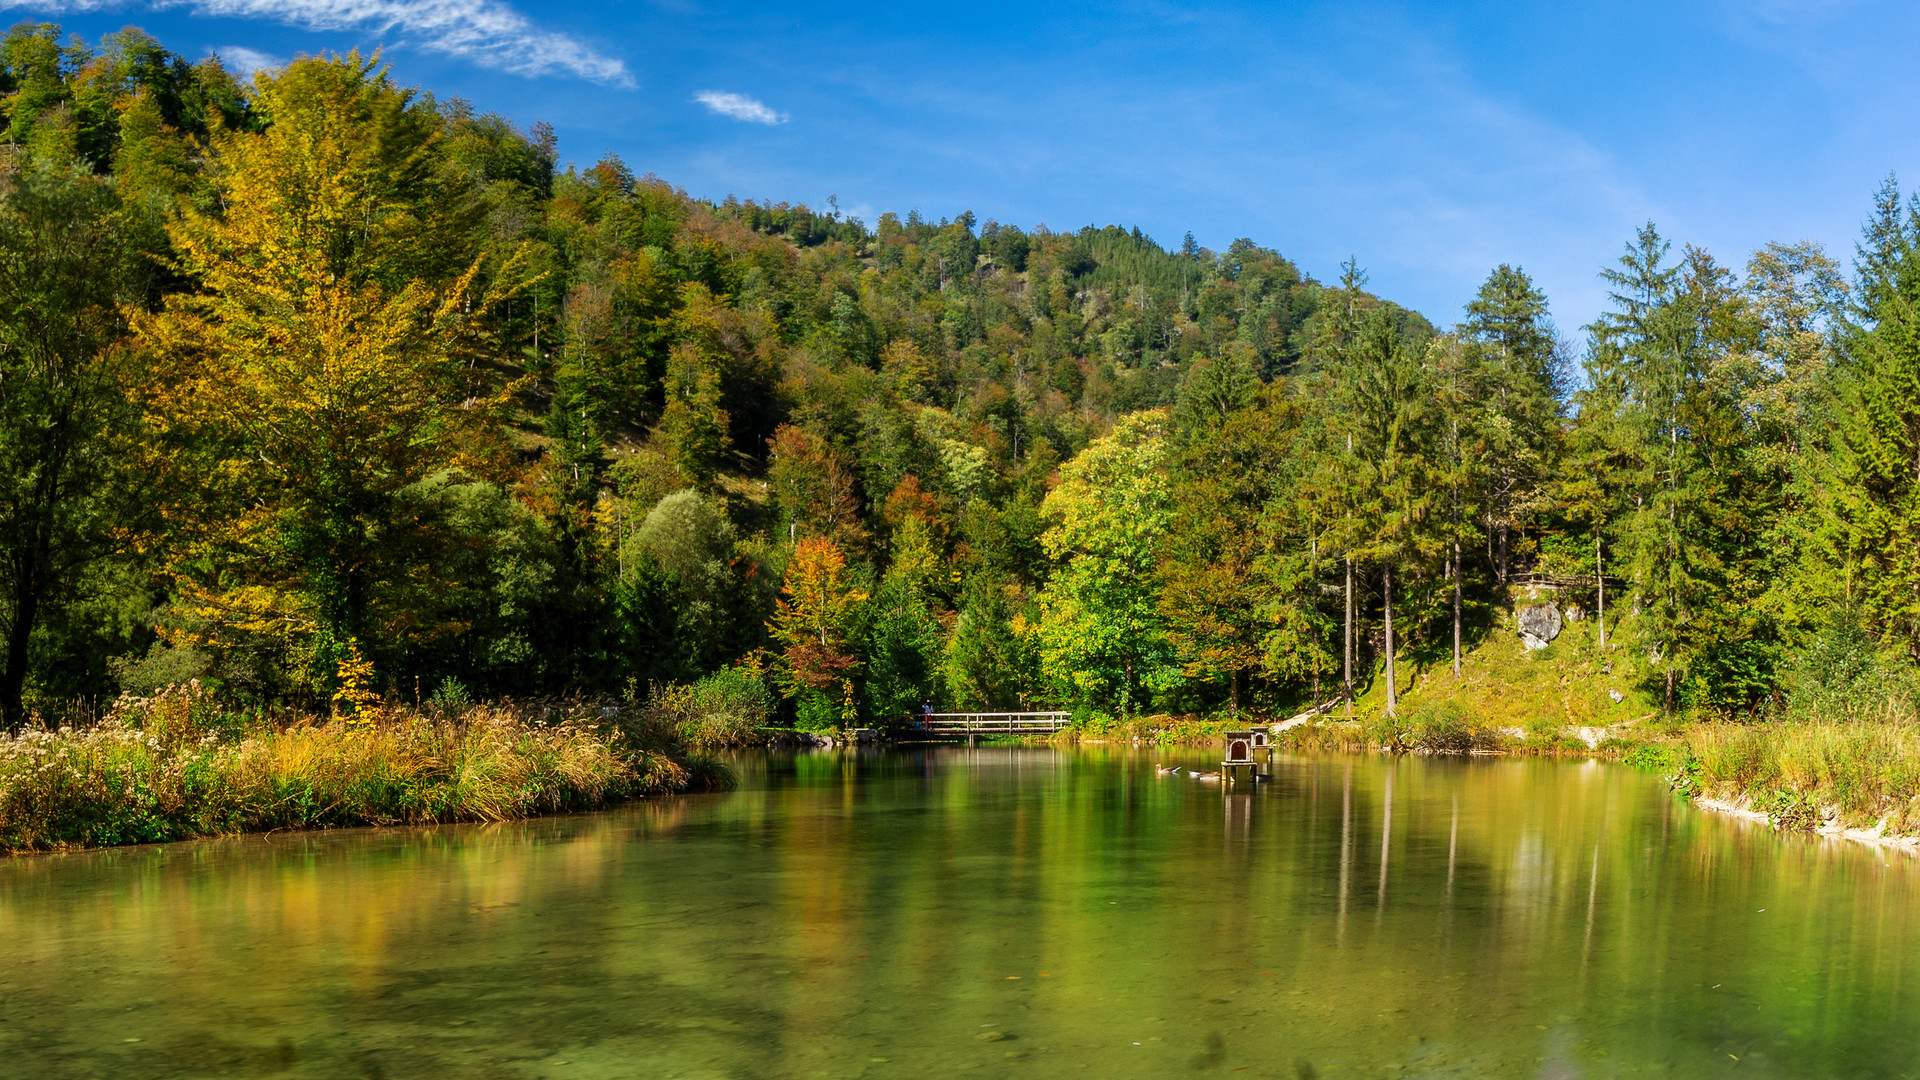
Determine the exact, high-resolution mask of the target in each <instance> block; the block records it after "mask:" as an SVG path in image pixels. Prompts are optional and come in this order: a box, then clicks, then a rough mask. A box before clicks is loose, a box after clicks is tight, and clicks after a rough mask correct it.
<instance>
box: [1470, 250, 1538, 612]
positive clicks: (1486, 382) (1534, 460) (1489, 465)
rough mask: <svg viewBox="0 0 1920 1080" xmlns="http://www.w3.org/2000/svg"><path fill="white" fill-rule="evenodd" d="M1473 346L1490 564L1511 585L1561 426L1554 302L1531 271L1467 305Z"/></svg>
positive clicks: (1496, 282) (1498, 273) (1498, 280)
mask: <svg viewBox="0 0 1920 1080" xmlns="http://www.w3.org/2000/svg"><path fill="white" fill-rule="evenodd" d="M1460 336H1461V338H1462V340H1463V341H1464V342H1465V343H1466V364H1467V368H1468V371H1469V372H1470V383H1471V387H1470V390H1469V393H1470V395H1471V398H1472V401H1473V405H1474V412H1475V414H1476V416H1475V419H1474V424H1473V433H1472V435H1471V436H1469V437H1468V438H1469V439H1470V440H1471V441H1473V442H1476V443H1478V444H1479V446H1480V448H1481V449H1480V455H1479V456H1480V459H1481V461H1483V462H1484V465H1485V467H1484V468H1483V469H1481V470H1479V471H1478V477H1479V479H1480V480H1481V482H1482V484H1483V485H1484V486H1483V487H1482V490H1481V491H1480V493H1479V498H1478V500H1477V501H1478V503H1479V505H1480V508H1481V510H1482V512H1483V513H1484V514H1485V523H1486V535H1487V540H1488V542H1489V543H1490V544H1491V545H1492V550H1491V551H1490V552H1489V553H1488V562H1489V563H1491V564H1492V566H1493V569H1494V574H1495V577H1496V579H1497V580H1498V581H1499V582H1500V583H1501V584H1502V585H1504V584H1506V583H1507V579H1508V577H1509V575H1510V571H1511V564H1512V554H1513V552H1512V539H1513V532H1514V530H1515V529H1517V528H1519V527H1521V526H1522V525H1523V524H1524V523H1525V522H1526V520H1527V518H1528V517H1529V516H1530V515H1531V514H1533V513H1534V512H1536V511H1538V510H1539V509H1541V507H1542V505H1543V495H1544V492H1545V490H1546V487H1547V482H1548V479H1549V477H1550V476H1551V475H1552V470H1553V467H1554V464H1555V462H1554V453H1555V448H1556V436H1557V435H1558V433H1559V421H1560V382H1561V379H1560V373H1559V367H1558V361H1559V347H1558V346H1559V343H1558V340H1557V339H1556V337H1555V336H1554V332H1553V323H1552V322H1551V320H1550V319H1549V318H1548V314H1547V298H1546V295H1545V294H1544V293H1542V292H1541V291H1540V290H1539V289H1538V288H1536V287H1535V286H1534V284H1533V279H1531V278H1529V277H1528V276H1527V274H1526V272H1525V271H1523V270H1520V269H1519V268H1517V267H1513V266H1508V265H1506V264H1504V263H1503V264H1501V265H1500V266H1497V267H1495V268H1494V270H1493V272H1492V273H1491V274H1489V275H1488V276H1487V280H1486V282H1485V283H1484V284H1482V285H1481V286H1480V291H1479V293H1478V294H1477V295H1476V296H1475V297H1474V299H1473V301H1472V302H1471V303H1469V304H1468V305H1467V319H1466V322H1465V323H1463V324H1461V327H1460Z"/></svg>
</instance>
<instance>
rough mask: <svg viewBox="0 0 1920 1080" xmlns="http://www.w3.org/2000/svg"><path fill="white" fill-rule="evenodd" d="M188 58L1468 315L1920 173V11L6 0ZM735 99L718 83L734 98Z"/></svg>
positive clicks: (883, 205) (1582, 283) (787, 187)
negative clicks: (1656, 251)
mask: <svg viewBox="0 0 1920 1080" xmlns="http://www.w3.org/2000/svg"><path fill="white" fill-rule="evenodd" d="M0 7H9V8H12V9H13V11H14V13H15V15H16V16H17V17H21V18H25V17H41V18H47V19H51V20H53V21H57V22H60V23H62V24H63V25H65V26H66V27H67V28H68V29H69V30H72V31H76V32H79V33H81V34H83V35H85V36H87V37H88V38H90V39H91V38H95V37H97V36H98V35H99V34H101V33H103V32H106V31H110V30H113V29H117V28H119V27H120V26H123V25H127V24H133V25H139V26H143V27H145V28H146V29H148V30H149V31H151V32H153V33H154V34H156V35H157V36H158V37H160V39H161V40H162V41H163V42H165V43H166V44H167V45H168V46H169V47H170V48H173V49H174V50H176V51H178V52H182V53H185V54H187V55H189V56H194V57H197V56H200V55H204V54H205V53H206V52H208V51H210V50H216V49H217V50H219V51H220V52H221V53H222V55H224V56H227V57H229V58H230V59H232V58H238V59H242V60H250V61H253V62H270V61H272V60H274V59H282V58H285V57H288V56H292V55H294V54H296V53H300V52H319V51H324V50H330V49H345V48H348V47H352V46H355V45H358V46H362V47H365V46H372V45H383V46H384V47H385V48H386V52H387V55H388V57H389V58H390V59H391V60H392V62H393V64H394V67H395V71H396V73H397V75H398V77H399V78H400V79H401V80H403V81H404V82H407V83H410V84H415V85H419V86H422V87H424V88H427V89H431V90H433V91H435V92H436V93H439V94H442V95H446V96H451V95H458V96H461V97H465V98H468V99H469V100H471V101H473V102H474V103H475V104H476V105H477V106H479V107H480V108H481V109H483V110H488V111H496V112H500V113H503V114H505V115H507V116H509V117H511V118H513V119H514V120H516V121H519V122H522V123H531V122H533V121H535V120H546V121H548V122H550V123H552V124H553V125H554V127H555V128H556V129H557V131H558V132H559V135H560V142H561V153H562V157H563V159H565V160H572V161H575V162H577V163H579V164H581V165H586V164H590V163H591V162H592V161H593V160H595V159H596V158H598V157H599V156H601V155H602V154H603V153H605V152H607V151H613V152H617V153H619V154H620V155H621V156H622V157H624V158H625V159H626V160H627V162H628V163H629V164H631V165H632V166H633V167H634V168H635V169H636V171H639V172H643V173H644V172H653V173H655V174H657V175H659V176H661V177H663V178H665V179H667V180H669V181H671V182H673V183H675V184H677V185H679V186H681V187H684V188H686V189H687V190H688V191H689V192H691V193H693V194H695V195H701V196H713V197H722V196H725V195H727V194H729V193H732V194H737V195H739V196H741V197H743V198H749V197H751V198H760V199H784V200H788V201H795V202H798V201H805V202H808V203H811V204H813V205H821V204H822V203H823V202H824V200H825V199H826V197H827V196H828V195H830V194H831V195H837V196H838V197H839V201H840V205H841V206H842V208H843V209H846V210H849V211H851V212H854V213H857V214H859V215H861V216H863V217H865V218H866V219H867V220H868V221H869V222H871V221H872V220H873V219H874V218H875V217H876V216H877V215H878V214H879V212H880V211H883V210H895V211H898V212H901V213H903V214H904V213H905V212H906V211H908V210H918V211H920V212H921V213H922V214H923V215H925V216H927V217H930V218H939V217H943V216H951V215H953V214H956V213H958V212H960V211H962V210H972V211H974V212H975V213H977V214H978V215H979V216H980V218H981V220H983V221H984V220H987V219H998V220H1000V221H1005V222H1011V223H1015V224H1019V225H1021V226H1023V227H1028V228H1031V227H1033V226H1034V225H1036V224H1040V223H1045V224H1046V225H1047V226H1049V227H1051V228H1053V229H1056V230H1061V229H1071V228H1077V227H1079V226H1081V225H1085V224H1089V223H1092V224H1107V223H1118V224H1122V225H1139V226H1140V227H1141V228H1143V229H1145V230H1146V231H1148V232H1149V233H1151V234H1152V235H1153V236H1154V237H1155V238H1157V239H1159V240H1160V241H1161V242H1162V243H1165V244H1168V245H1170V246H1172V245H1177V244H1178V243H1179V240H1180V238H1181V236H1182V234H1184V233H1185V232H1187V231H1188V230H1192V232H1193V233H1194V235H1195V236H1196V238H1197V239H1198V240H1199V241H1200V242H1201V243H1202V244H1204V245H1206V246H1208V247H1213V248H1223V247H1225V246H1226V245H1227V244H1228V243H1229V242H1231V241H1232V240H1233V239H1235V238H1236V237H1241V236H1246V237H1251V238H1252V239H1253V240H1255V241H1256V242H1258V243H1261V244H1263V245H1265V246H1268V247H1272V248H1275V249H1277V250H1279V251H1281V252H1282V253H1284V254H1286V255H1287V256H1289V257H1291V258H1293V259H1294V260H1296V261H1297V262H1298V263H1300V265H1301V266H1302V268H1303V269H1304V270H1306V271H1307V272H1308V273H1311V274H1313V275H1315V276H1317V277H1319V278H1321V279H1322V280H1328V279H1331V278H1332V277H1334V276H1335V275H1336V274H1337V272H1338V269H1337V268H1338V264H1339V263H1340V261H1341V260H1343V259H1344V258H1346V257H1347V256H1348V255H1353V256H1356V257H1357V258H1358V259H1359V260H1360V262H1361V264H1362V265H1363V266H1364V267H1365V268H1367V269H1368V271H1369V272H1370V273H1371V275H1372V283H1373V287H1374V288H1375V289H1376V290H1377V291H1379V292H1381V293H1382V294H1383V295H1386V296H1389V297H1392V298H1394V299H1396V300H1399V301H1401V302H1403V303H1406V304H1408V305H1409V306H1412V307H1415V308H1418V309H1419V310H1421V311H1423V312H1425V313H1426V314H1427V315H1428V316H1429V317H1431V318H1433V319H1434V321H1436V322H1439V323H1442V324H1446V323H1451V322H1453V321H1454V320H1455V319H1457V318H1458V314H1459V310H1460V307H1461V305H1462V304H1463V303H1464V302H1465V301H1466V300H1467V299H1468V298H1469V297H1470V296H1471V295H1472V293H1473V291H1474V289H1475V288H1476V287H1477V285H1478V284H1479V282H1480V281H1481V280H1482V279H1483V278H1484V277H1485V275H1486V273H1487V271H1488V270H1489V269H1490V268H1491V267H1492V266H1493V265H1494V264H1496V263H1499V262H1512V263H1517V264H1519V265H1521V266H1523V267H1525V268H1526V269H1527V270H1528V271H1529V272H1530V273H1532V274H1533V275H1534V277H1535V278H1536V280H1538V281H1539V283H1540V284H1541V285H1542V286H1543V287H1544V288H1545V289H1546V290H1547V293H1548V296H1549V299H1550V300H1551V302H1552V303H1553V306H1554V310H1555V313H1556V316H1557V318H1558V321H1559V323H1560V325H1561V327H1562V328H1563V330H1565V331H1568V332H1570V333H1571V332H1575V331H1576V330H1577V328H1578V327H1579V326H1580V325H1581V324H1583V323H1585V322H1587V321H1589V320H1591V319H1592V317H1593V316H1594V315H1595V314H1596V313H1597V312H1598V311H1600V310H1601V308H1602V307H1603V306H1604V304H1605V294H1604V290H1603V288H1602V287H1601V285H1600V283H1599V280H1598V278H1597V271H1598V270H1599V268H1600V266H1601V265H1602V264H1603V263H1605V262H1608V261H1610V260H1612V259H1613V258H1615V257H1616V256H1617V255H1618V254H1619V252H1620V250H1621V246H1622V244H1623V243H1624V242H1625V241H1626V239H1627V238H1628V237H1629V236H1630V235H1631V234H1632V231H1633V229H1634V228H1635V227H1637V226H1638V225H1639V224H1640V223H1641V222H1643V221H1646V220H1649V219H1651V220H1653V221H1655V222H1656V223H1657V224H1659V226H1660V227H1661V229H1662V231H1663V232H1665V233H1666V234H1667V235H1668V236H1670V237H1672V238H1673V239H1675V240H1676V241H1682V242H1692V243H1695V244H1699V245H1701V246H1703V247H1706V248H1708V249H1709V250H1711V251H1713V252H1714V253H1715V254H1716V255H1718V256H1719V257H1720V258H1721V260H1722V261H1723V262H1729V263H1735V264H1738V263H1742V262H1744V260H1745V259H1746V257H1747V255H1748V253H1749V252H1751V250H1752V249H1753V248H1755V247H1757V246H1759V245H1761V244H1764V243H1766V242H1767V241H1769V240H1786V241H1792V240H1800V239H1813V240H1818V241H1821V242H1823V243H1825V244H1826V245H1827V246H1828V248H1829V250H1830V251H1831V252H1832V253H1834V254H1835V255H1837V256H1840V257H1842V258H1843V259H1850V258H1851V255H1852V251H1853V241H1854V237H1855V236H1856V235H1857V232H1858V227H1859V224H1860V222H1861V221H1862V220H1864V218H1865V217H1866V214H1867V211H1868V208H1869V202H1870V199H1871V196H1872V193H1873V190H1874V188H1875V187H1876V186H1877V185H1878V183H1879V182H1880V180H1881V179H1882V178H1884V177H1885V176H1886V175H1887V174H1888V173H1889V172H1898V173H1900V174H1901V175H1902V176H1906V177H1909V178H1913V177H1920V167H1916V160H1915V159H1916V157H1920V139H1917V138H1916V135H1920V131H1916V128H1920V109H1915V108H1914V107H1913V103H1914V102H1915V101H1916V100H1920V95H1916V93H1915V90H1916V88H1917V87H1916V84H1917V83H1920V65H1916V64H1915V63H1914V62H1913V61H1912V59H1911V56H1910V54H1911V50H1912V43H1913V42H1914V41H1917V40H1920V33H1916V31H1920V5H1912V4H1900V3H1890V2H1889V3H1881V2H1869V0H1858V2H1854V0H1718V2H1714V0H1707V2H1699V3H1687V2H1685V0H1667V2H1664V3H1650V2H1649V3H1610V4H1600V3H1591V2H1585V0H1565V2H1561V3H1551V4H1547V3H1537V2H1536V3H1465V2H1463V3H1451V4H1411V3H1398V4H1395V3H1368V2H1350V3H1325V4H1313V3H1299V4H1266V5H1259V4H1172V3H1124V2H1123V3H1107V4H1098V5H1076V6H1067V5H1040V4H984V5H976V6H971V7H964V8H963V7H945V6H936V5H868V4H845V3H843V4H836V5H808V4H783V5H771V4H721V3H702V2H698V0H663V2H651V3H647V2H632V0H625V2H623V0H615V2H607V3H597V4H585V3H570V2H564V0H547V2H543V3H537V4H536V3H532V2H529V0H163V2H161V3H151V2H149V3H138V2H133V3H115V2H101V0H77V2H66V3H36V2H32V0H0ZM702 97H704V98H705V99H706V100H705V103H703V102H702V100H699V99H700V98H702Z"/></svg>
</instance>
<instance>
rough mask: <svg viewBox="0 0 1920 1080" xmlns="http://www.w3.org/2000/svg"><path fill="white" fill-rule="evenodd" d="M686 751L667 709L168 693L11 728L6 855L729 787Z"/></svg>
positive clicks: (582, 806) (511, 811) (547, 809)
mask: <svg viewBox="0 0 1920 1080" xmlns="http://www.w3.org/2000/svg"><path fill="white" fill-rule="evenodd" d="M456 704H457V707H449V706H453V705H456ZM687 749H688V744H687V743H686V741H685V740H684V739H683V738H682V737H681V733H680V732H679V731H678V730H676V729H674V728H673V727H671V726H670V725H668V724H666V723H664V722H663V718H662V717H661V715H659V713H658V712H657V711H652V712H650V711H649V710H645V709H639V708H634V707H631V706H628V707H625V708H622V707H620V706H598V707H595V706H588V705H586V704H583V703H569V704H566V705H562V706H552V705H546V706H539V705H518V706H516V705H467V704H465V703H464V702H459V703H454V702H442V703H440V704H438V705H433V706H429V707H427V708H426V709H421V710H415V709H390V708H386V707H383V706H373V707H369V708H365V709H363V710H361V711H360V712H358V713H356V714H354V715H352V716H349V717H334V718H323V717H277V718H275V717H269V716H265V715H263V714H258V713H249V712H245V711H241V710H237V709H233V708H230V707H228V706H226V705H224V704H223V703H221V702H220V701H219V700H218V699H216V698H215V697H214V696H213V695H211V694H208V693H206V692H204V691H203V690H201V689H200V688H199V687H198V686H197V685H190V686H186V687H174V688H170V689H167V690H163V691H161V692H160V693H159V694H157V695H156V696H154V697H151V698H125V699H122V700H121V701H120V702H118V703H117V704H116V705H115V707H114V708H113V709H112V710H111V711H110V712H109V713H108V715H107V716H106V717H105V718H104V719H103V720H102V721H100V722H99V723H97V724H93V725H90V726H86V727H80V728H75V727H61V728H58V729H54V730H33V729H29V730H26V731H23V732H22V733H20V734H18V735H14V736H4V735H0V849H4V850H6V851H14V852H18V851H33V850H49V849H57V848H68V847H89V846H104V845H114V844H135V843H148V842H155V841H166V840H183V839H190V838H194V837H204V836H217V835H223V834H230V833H240V832H263V831H271V830H278V829H313V828H328V827H339V826H359V825H386V824H399V823H408V824H424V823H434V822H455V821H501V820H507V819H511V818H522V817H529V816H533V815H538V814H549V813H558V812H563V811H574V810H586V809H592V808H595V807H600V806H605V805H608V804H610V803H614V802H617V801H620V800H624V799H630V798H635V797H639V796H644V795H653V794H665V793H672V792H682V791H690V790H703V789H710V788H718V787H726V786H729V785H730V784H731V782H732V780H731V775H730V774H729V772H728V771H727V769H726V767H725V766H724V765H722V764H720V763H719V762H717V761H714V760H712V759H711V758H707V757H703V756H697V755H695V756H689V755H687V753H686V750H687Z"/></svg>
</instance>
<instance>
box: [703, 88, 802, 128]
mask: <svg viewBox="0 0 1920 1080" xmlns="http://www.w3.org/2000/svg"><path fill="white" fill-rule="evenodd" d="M693 100H695V101H697V102H699V103H700V104H702V105H705V106H706V107H707V108H708V109H709V110H710V111H712V112H715V113H718V114H720V115H721V116H727V117H732V118H733V119H735V120H744V121H746V122H747V123H749V124H784V123H786V122H787V114H786V113H777V112H774V111H773V110H772V109H769V108H767V107H766V106H765V105H763V104H761V103H760V102H758V101H755V100H754V99H752V98H750V97H748V96H747V95H745V94H736V93H734V92H732V91H731V90H702V91H700V92H699V93H697V94H695V95H693Z"/></svg>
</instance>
